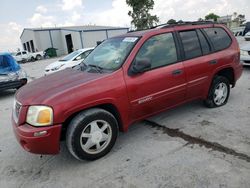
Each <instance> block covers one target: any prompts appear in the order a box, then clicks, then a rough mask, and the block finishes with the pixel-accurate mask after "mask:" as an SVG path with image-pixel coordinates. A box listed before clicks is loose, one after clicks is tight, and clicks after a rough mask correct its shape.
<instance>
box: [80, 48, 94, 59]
mask: <svg viewBox="0 0 250 188" xmlns="http://www.w3.org/2000/svg"><path fill="white" fill-rule="evenodd" d="M90 52H92V50H89V51H86V52H83V53H82V54H81V59H85V58H86V57H87V56H88V55H89V54H90Z"/></svg>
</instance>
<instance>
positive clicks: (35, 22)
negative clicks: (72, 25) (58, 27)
mask: <svg viewBox="0 0 250 188" xmlns="http://www.w3.org/2000/svg"><path fill="white" fill-rule="evenodd" d="M28 22H29V24H30V26H32V27H52V26H54V24H55V23H56V19H55V17H54V16H45V15H42V14H41V13H34V14H33V16H32V17H31V18H29V19H28Z"/></svg>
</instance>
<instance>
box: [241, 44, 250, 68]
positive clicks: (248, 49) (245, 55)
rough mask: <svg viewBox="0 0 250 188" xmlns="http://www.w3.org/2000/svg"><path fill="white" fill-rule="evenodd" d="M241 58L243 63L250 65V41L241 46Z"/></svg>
mask: <svg viewBox="0 0 250 188" xmlns="http://www.w3.org/2000/svg"><path fill="white" fill-rule="evenodd" d="M240 60H241V61H242V62H243V65H249V66H250V42H249V44H247V43H245V44H244V45H242V46H240Z"/></svg>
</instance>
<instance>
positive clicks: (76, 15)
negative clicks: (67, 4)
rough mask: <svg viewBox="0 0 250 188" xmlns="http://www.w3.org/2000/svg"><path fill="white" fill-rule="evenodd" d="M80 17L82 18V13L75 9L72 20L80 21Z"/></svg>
mask: <svg viewBox="0 0 250 188" xmlns="http://www.w3.org/2000/svg"><path fill="white" fill-rule="evenodd" d="M80 18H81V15H80V14H79V13H78V12H76V11H74V12H73V15H72V16H71V19H72V21H73V22H76V21H78V20H79V19H80Z"/></svg>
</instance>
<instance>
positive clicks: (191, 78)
mask: <svg viewBox="0 0 250 188" xmlns="http://www.w3.org/2000/svg"><path fill="white" fill-rule="evenodd" d="M179 37H180V40H181V43H182V50H183V65H184V68H185V72H186V76H187V78H186V79H187V99H189V100H191V99H195V98H199V97H201V96H203V95H204V92H206V91H207V87H209V76H210V74H211V70H212V67H213V66H214V64H215V63H216V59H212V58H211V56H210V55H209V54H210V52H211V46H210V44H209V42H208V40H207V39H206V38H205V36H204V34H203V33H202V32H201V31H200V30H199V29H197V30H188V31H179Z"/></svg>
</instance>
